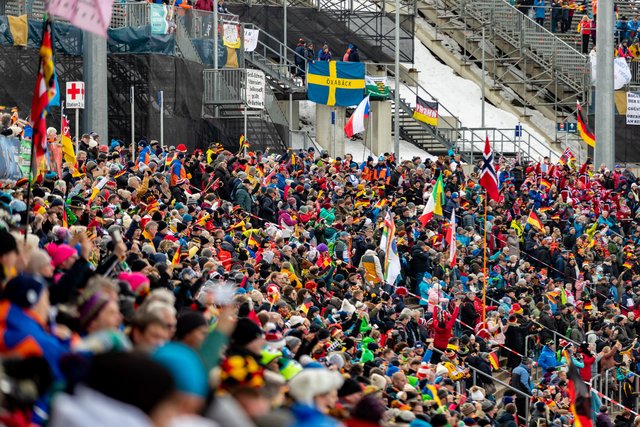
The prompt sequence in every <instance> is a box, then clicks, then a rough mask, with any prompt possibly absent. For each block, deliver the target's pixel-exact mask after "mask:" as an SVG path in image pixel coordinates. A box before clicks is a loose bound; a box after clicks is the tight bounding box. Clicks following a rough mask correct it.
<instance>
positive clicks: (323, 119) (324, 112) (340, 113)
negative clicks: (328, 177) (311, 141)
mask: <svg viewBox="0 0 640 427" xmlns="http://www.w3.org/2000/svg"><path fill="white" fill-rule="evenodd" d="M334 110H335V112H336V117H335V126H334V125H332V124H331V113H332V112H333V111H334ZM345 110H346V108H345V107H331V106H328V105H322V104H316V142H317V143H318V145H320V146H321V147H322V148H323V149H324V150H327V151H328V152H329V155H330V156H331V157H333V158H336V157H343V156H344V154H345V142H344V138H345V137H344V125H345V114H346V111H345ZM334 135H335V143H334Z"/></svg>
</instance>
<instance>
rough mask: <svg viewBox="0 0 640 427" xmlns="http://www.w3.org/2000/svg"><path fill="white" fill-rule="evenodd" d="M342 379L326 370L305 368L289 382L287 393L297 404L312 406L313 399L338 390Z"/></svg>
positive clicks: (337, 374)
mask: <svg viewBox="0 0 640 427" xmlns="http://www.w3.org/2000/svg"><path fill="white" fill-rule="evenodd" d="M343 382H344V379H343V377H342V375H340V373H339V372H336V371H330V370H328V369H326V368H306V369H304V370H303V371H302V372H300V373H299V374H298V375H296V376H295V377H293V378H292V379H291V381H289V393H290V394H291V396H292V397H293V398H294V399H295V400H296V402H298V403H303V404H307V405H311V406H313V404H314V403H313V398H314V397H315V396H319V395H322V394H326V393H328V392H330V391H331V390H338V389H339V388H340V387H341V386H342V383H343Z"/></svg>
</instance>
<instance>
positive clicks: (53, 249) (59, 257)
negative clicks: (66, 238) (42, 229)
mask: <svg viewBox="0 0 640 427" xmlns="http://www.w3.org/2000/svg"><path fill="white" fill-rule="evenodd" d="M45 249H46V250H47V253H48V254H49V256H50V257H51V265H53V266H54V267H56V268H57V267H59V266H60V265H61V264H62V263H64V262H65V261H66V260H68V259H69V258H71V257H72V256H74V255H77V254H78V252H77V251H76V250H75V249H73V248H72V247H71V246H69V245H65V244H62V245H56V244H55V243H49V244H48V245H47V246H46V248H45Z"/></svg>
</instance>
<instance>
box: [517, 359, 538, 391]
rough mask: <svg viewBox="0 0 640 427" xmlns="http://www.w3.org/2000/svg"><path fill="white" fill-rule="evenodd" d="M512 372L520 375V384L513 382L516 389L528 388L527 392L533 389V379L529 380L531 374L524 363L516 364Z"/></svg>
mask: <svg viewBox="0 0 640 427" xmlns="http://www.w3.org/2000/svg"><path fill="white" fill-rule="evenodd" d="M513 374H514V375H515V374H518V375H520V382H521V383H522V384H517V385H516V384H514V386H516V387H517V388H518V389H526V390H529V393H531V391H532V390H533V381H531V374H530V373H529V369H527V367H526V366H524V365H518V366H517V367H516V368H515V369H514V370H513Z"/></svg>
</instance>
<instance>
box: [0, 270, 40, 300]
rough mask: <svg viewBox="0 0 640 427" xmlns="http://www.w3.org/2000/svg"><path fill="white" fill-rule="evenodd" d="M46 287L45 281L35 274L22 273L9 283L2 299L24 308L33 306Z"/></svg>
mask: <svg viewBox="0 0 640 427" xmlns="http://www.w3.org/2000/svg"><path fill="white" fill-rule="evenodd" d="M44 288H45V285H44V283H43V282H42V281H40V280H39V279H37V278H36V277H35V276H32V275H30V274H24V273H21V274H18V275H17V276H16V277H14V278H13V279H11V280H10V281H9V283H7V286H5V288H4V292H3V293H2V299H5V300H8V301H10V302H12V303H13V304H15V305H17V306H19V307H22V308H31V307H33V306H34V305H35V304H36V303H37V302H38V300H40V295H41V294H42V291H43V289H44Z"/></svg>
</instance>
